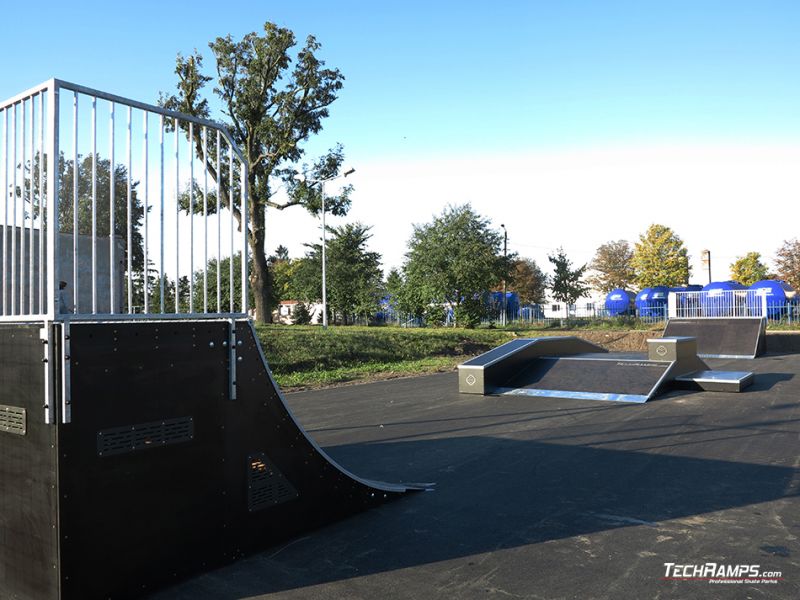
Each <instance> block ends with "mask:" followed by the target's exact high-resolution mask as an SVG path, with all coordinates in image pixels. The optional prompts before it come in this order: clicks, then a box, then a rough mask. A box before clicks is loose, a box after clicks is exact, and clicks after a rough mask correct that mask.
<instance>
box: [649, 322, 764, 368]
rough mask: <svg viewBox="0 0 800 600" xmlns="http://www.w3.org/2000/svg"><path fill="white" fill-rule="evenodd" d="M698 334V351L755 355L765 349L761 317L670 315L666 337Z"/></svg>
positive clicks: (715, 354)
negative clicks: (679, 317) (715, 317)
mask: <svg viewBox="0 0 800 600" xmlns="http://www.w3.org/2000/svg"><path fill="white" fill-rule="evenodd" d="M672 336H689V337H695V338H697V355H698V356H705V357H715V356H716V357H731V358H734V357H739V358H755V357H756V356H758V355H759V354H761V353H762V352H763V346H764V344H765V343H764V340H763V325H762V320H761V319H751V318H747V319H745V318H742V319H724V318H719V319H711V318H710V319H670V320H669V321H668V322H667V326H666V328H665V329H664V337H672Z"/></svg>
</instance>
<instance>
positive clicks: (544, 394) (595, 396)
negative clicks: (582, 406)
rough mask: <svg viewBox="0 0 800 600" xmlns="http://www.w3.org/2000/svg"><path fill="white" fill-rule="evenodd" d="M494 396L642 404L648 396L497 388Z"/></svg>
mask: <svg viewBox="0 0 800 600" xmlns="http://www.w3.org/2000/svg"><path fill="white" fill-rule="evenodd" d="M495 393H496V394H498V395H501V396H531V397H535V398H566V399H569V400H606V401H610V402H628V403H633V404H644V403H645V402H647V401H648V400H649V399H650V396H649V395H648V396H644V395H642V394H614V393H604V392H575V391H568V390H540V389H536V388H498V389H497V390H496V391H495Z"/></svg>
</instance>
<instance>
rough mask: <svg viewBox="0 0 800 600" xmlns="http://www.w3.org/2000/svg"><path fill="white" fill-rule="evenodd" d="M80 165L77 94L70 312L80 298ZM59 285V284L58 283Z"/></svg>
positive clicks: (74, 101) (75, 100)
mask: <svg viewBox="0 0 800 600" xmlns="http://www.w3.org/2000/svg"><path fill="white" fill-rule="evenodd" d="M79 177H80V166H79V164H78V94H77V93H73V95H72V312H75V313H77V312H78V311H79V310H80V308H79V307H78V305H79V303H80V299H79V297H78V209H79V208H80V197H79V196H78V193H79V190H78V180H79ZM59 285H60V284H59Z"/></svg>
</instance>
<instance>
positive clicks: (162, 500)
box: [0, 80, 425, 600]
mask: <svg viewBox="0 0 800 600" xmlns="http://www.w3.org/2000/svg"><path fill="white" fill-rule="evenodd" d="M115 115H116V116H115ZM134 123H140V125H139V126H138V127H136V126H134ZM98 129H100V130H103V129H105V131H104V136H103V137H104V138H106V139H107V140H108V143H107V144H105V143H103V144H101V145H100V146H101V147H102V150H101V149H100V148H99V147H98V143H97V136H96V135H95V134H96V132H97V130H98ZM89 131H91V132H92V135H89V134H88V133H87V132H89ZM165 133H172V135H171V136H167V137H166V139H165ZM170 137H171V138H172V139H171V140H169V138H170ZM156 139H157V142H156ZM101 151H103V152H104V153H105V156H106V157H107V159H106V158H101ZM59 155H63V156H64V157H65V160H64V161H62V162H61V163H60V166H58V165H57V163H58V161H57V160H56V158H57V157H58V156H59ZM120 156H122V157H123V158H122V160H119V161H118V160H117V159H118V158H119V157H120ZM135 156H136V157H138V158H136V159H135V160H134V157H135ZM154 156H155V160H154ZM78 164H81V165H82V166H81V168H75V169H74V170H73V171H71V169H73V167H74V166H77V165H78ZM104 165H105V166H104ZM84 167H85V168H84ZM103 169H105V170H106V174H107V175H108V178H106V181H107V182H108V179H109V178H110V182H109V183H107V184H106V186H105V188H103V186H102V185H98V171H101V172H102V171H103ZM70 173H73V174H74V176H73V175H71V174H70ZM100 179H103V178H102V177H101V178H100ZM246 180H247V162H246V161H245V160H244V159H243V157H242V155H241V154H240V153H239V151H238V149H237V148H236V144H235V143H234V141H233V139H232V138H231V136H230V135H229V134H228V132H227V131H225V129H224V128H223V127H221V126H220V125H218V124H216V123H213V122H211V121H206V120H202V119H195V118H193V117H189V116H187V115H181V114H179V113H174V112H171V111H166V110H164V109H161V108H159V107H156V106H151V105H147V104H143V103H141V102H137V101H134V100H128V99H125V98H120V97H118V96H113V95H110V94H106V93H104V92H100V91H97V90H91V89H89V88H85V87H83V86H78V85H76V84H70V83H67V82H63V81H59V80H51V81H49V82H46V83H44V84H42V85H41V86H38V87H36V88H33V89H32V90H29V91H28V92H25V93H23V94H20V95H19V96H16V97H14V98H12V99H10V100H8V101H6V102H3V103H0V189H3V190H4V193H3V195H2V198H0V219H2V220H3V221H2V227H0V238H1V239H0V257H2V258H0V270H1V271H2V289H3V295H2V301H0V573H1V574H2V576H1V577H0V598H14V599H15V600H92V599H101V598H102V599H106V598H134V597H137V596H141V595H142V594H144V593H147V592H149V591H152V590H153V589H155V588H156V587H158V586H161V585H165V584H167V583H169V582H171V581H175V580H177V579H179V578H182V577H186V576H188V575H189V574H192V573H197V572H200V571H204V570H207V569H210V568H212V567H214V566H217V565H221V564H224V563H227V562H230V561H233V560H236V559H237V558H239V557H241V556H243V555H245V554H248V553H252V552H255V551H257V550H259V549H262V548H265V547H268V546H271V545H274V544H275V543H277V542H280V541H282V540H285V539H287V538H290V537H291V536H294V535H297V534H299V533H300V532H303V531H307V530H309V529H312V528H316V527H319V526H322V525H324V524H326V523H329V522H331V521H333V520H335V519H340V518H343V517H346V516H348V515H351V514H354V513H356V512H358V511H361V510H364V509H367V508H370V507H373V506H376V505H378V504H380V503H383V502H387V501H389V500H392V499H395V498H398V497H401V496H403V495H404V494H406V493H407V492H410V491H414V490H419V489H424V488H425V486H420V485H393V484H387V483H381V482H375V481H370V480H366V479H362V478H360V477H357V476H355V475H353V474H352V473H349V472H348V471H346V470H345V469H344V468H343V467H341V466H339V465H337V464H336V463H335V462H334V461H333V460H331V459H330V458H329V457H328V456H327V455H326V454H325V453H324V451H322V450H321V449H320V448H319V447H318V446H317V445H316V444H315V443H314V441H313V440H312V439H310V438H309V437H308V436H307V435H306V434H305V432H304V431H303V429H302V427H301V426H300V425H299V424H298V423H297V421H296V420H295V419H294V418H293V416H292V414H291V412H290V411H289V409H288V407H287V406H286V403H285V401H284V398H283V396H282V394H281V392H280V390H279V388H278V386H277V385H276V383H275V380H274V379H273V377H272V374H271V372H270V370H269V367H268V365H267V362H266V360H265V358H264V356H263V353H262V351H261V348H260V346H259V342H258V339H257V337H256V335H255V331H254V328H253V325H252V323H251V322H250V320H249V319H248V308H247V295H248V291H247V262H248V261H247V235H248V221H247V214H248V202H247V188H246V186H245V185H242V184H241V183H240V182H245V181H246ZM170 181H171V183H170ZM68 183H69V184H71V185H67V184H68ZM212 192H213V193H212ZM78 215H80V219H79V217H78ZM81 219H82V220H81ZM223 247H224V251H223ZM235 254H241V270H236V269H235V267H234V260H233V257H234V255H235ZM211 259H214V260H215V261H216V262H215V266H216V268H215V270H209V267H208V265H209V262H210V261H211ZM154 265H155V266H154ZM223 269H224V270H226V271H227V275H228V277H226V278H225V279H226V281H223V280H222V279H221V278H220V272H221V271H222V270H223ZM182 280H184V281H188V284H187V288H188V289H184V288H183V286H182V285H180V282H181V281H182Z"/></svg>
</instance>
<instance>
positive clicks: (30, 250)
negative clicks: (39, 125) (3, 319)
mask: <svg viewBox="0 0 800 600" xmlns="http://www.w3.org/2000/svg"><path fill="white" fill-rule="evenodd" d="M34 100H35V98H34V97H33V96H32V97H31V110H30V126H31V139H30V143H31V145H30V151H31V152H30V157H31V158H30V161H31V165H30V169H29V171H28V172H29V175H28V178H29V179H30V181H29V182H28V184H29V185H28V190H29V191H28V201H29V202H30V215H29V223H28V313H30V314H35V313H36V307H35V306H34V293H33V292H34V289H33V281H34V267H35V266H36V262H35V261H34V254H33V251H34V249H35V248H36V246H35V245H34V242H33V220H34V219H35V215H36V213H35V212H34V209H35V208H36V203H35V201H34V197H33V193H34V187H33V182H34V176H33V163H34V140H35V139H36V129H35V127H36V122H35V121H34V112H35V102H34Z"/></svg>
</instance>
